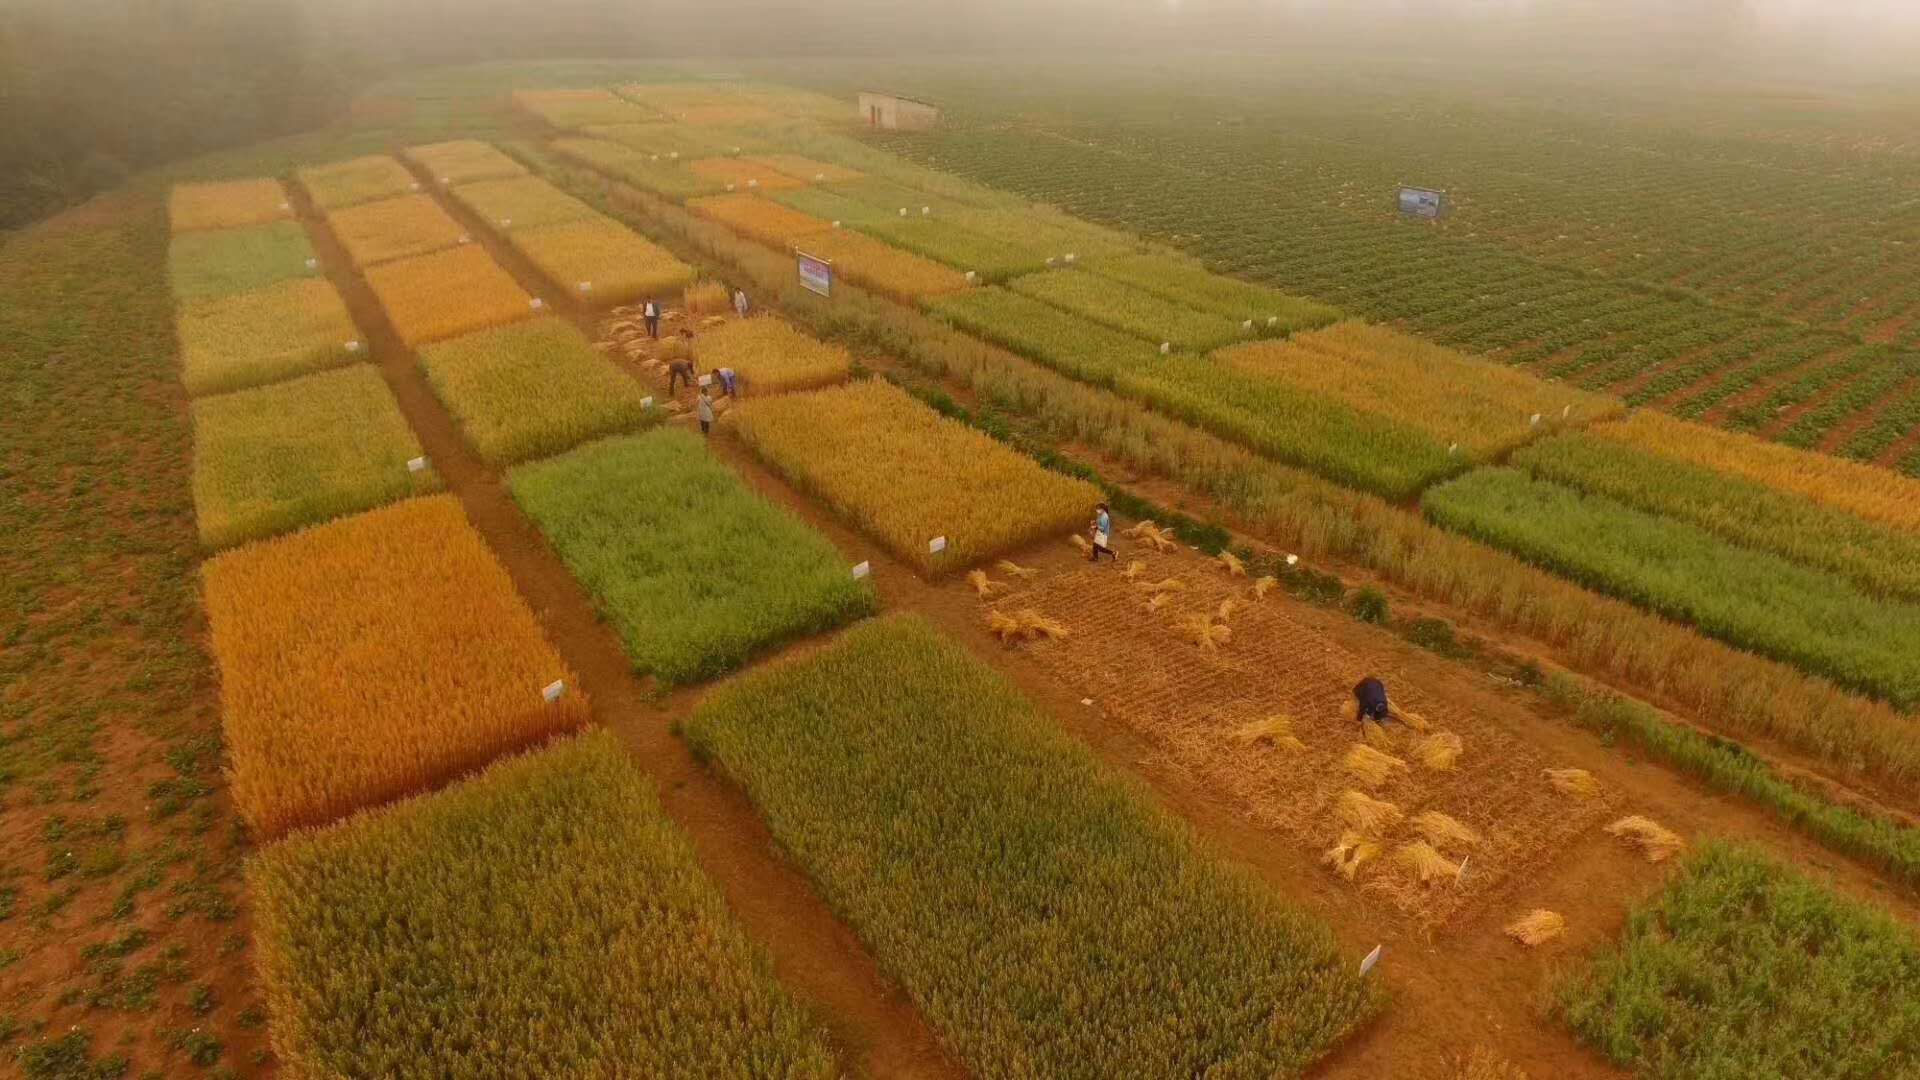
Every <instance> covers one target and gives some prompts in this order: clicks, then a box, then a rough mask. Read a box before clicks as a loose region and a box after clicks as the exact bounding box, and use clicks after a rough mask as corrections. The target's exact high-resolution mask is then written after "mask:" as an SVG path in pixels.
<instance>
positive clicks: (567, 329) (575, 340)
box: [420, 318, 647, 465]
mask: <svg viewBox="0 0 1920 1080" xmlns="http://www.w3.org/2000/svg"><path fill="white" fill-rule="evenodd" d="M420 363H421V366H423V367H425V368H426V371H427V380H428V382H430V383H432V384H433V392H434V393H435V394H437V395H438V396H439V398H440V400H441V402H443V403H444V404H445V405H446V406H447V411H448V412H451V413H452V414H453V417H454V419H455V420H456V421H458V423H459V424H460V430H461V432H462V433H463V434H465V435H466V437H467V441H468V442H470V443H472V444H473V448H474V449H475V450H476V451H478V452H479V454H480V456H481V458H483V459H484V460H485V461H486V462H487V463H488V464H491V465H507V464H512V463H513V462H516V461H525V460H527V459H528V458H536V457H544V456H546V455H547V454H554V453H558V452H560V451H562V450H565V449H567V448H568V447H570V446H577V445H579V444H580V443H583V442H586V441H587V440H588V439H595V438H599V437H600V436H602V435H607V434H611V433H613V432H617V431H624V430H627V429H629V428H634V427H638V426H640V425H641V424H642V423H644V422H646V418H647V410H646V408H645V407H643V406H642V405H641V404H640V403H641V401H642V400H643V399H644V398H645V396H646V395H645V394H644V392H643V391H642V390H641V389H640V385H639V384H638V383H636V382H634V381H633V380H632V379H630V378H628V377H627V376H626V375H624V374H622V373H621V372H620V370H619V369H618V368H616V367H614V366H613V364H612V363H611V362H609V361H608V360H607V358H606V357H604V356H601V355H600V354H599V353H598V352H595V351H594V349H593V346H592V345H590V344H588V343H587V339H586V338H584V337H582V336H581V335H580V332H579V331H578V330H575V329H574V328H573V327H572V325H570V324H569V323H567V322H566V321H565V320H562V319H556V318H541V319H533V320H530V321H528V322H522V323H515V324H511V325H508V326H503V327H498V328H495V329H492V330H480V331H476V332H475V333H471V334H467V335H464V336H462V337H457V338H454V339H452V340H450V341H442V342H440V343H438V344H435V345H428V346H426V347H425V348H423V349H421V350H420Z"/></svg>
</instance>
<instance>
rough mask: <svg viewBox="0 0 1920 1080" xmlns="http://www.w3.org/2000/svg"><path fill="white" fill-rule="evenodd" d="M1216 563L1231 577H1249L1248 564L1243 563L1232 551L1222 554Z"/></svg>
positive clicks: (1216, 559)
mask: <svg viewBox="0 0 1920 1080" xmlns="http://www.w3.org/2000/svg"><path fill="white" fill-rule="evenodd" d="M1214 561H1215V562H1218V563H1219V564H1220V568H1221V569H1222V570H1225V571H1226V572H1227V575H1228V576H1229V577H1246V576H1247V564H1246V563H1243V562H1241V561H1240V559H1239V557H1238V556H1236V555H1234V553H1233V552H1231V551H1223V552H1221V553H1220V554H1219V556H1218V557H1217V558H1215V560H1214Z"/></svg>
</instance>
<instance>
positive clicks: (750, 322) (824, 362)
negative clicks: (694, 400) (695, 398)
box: [700, 315, 853, 396]
mask: <svg viewBox="0 0 1920 1080" xmlns="http://www.w3.org/2000/svg"><path fill="white" fill-rule="evenodd" d="M700 361H701V363H702V364H704V365H705V366H706V367H708V368H712V369H718V368H723V367H724V368H732V369H733V370H734V373H735V374H737V375H738V376H739V377H740V393H741V394H742V395H755V396H758V395H763V394H784V393H788V392H791V391H794V390H818V389H820V388H821V387H824V386H833V385H836V384H838V383H843V382H846V381H847V374H848V372H849V371H851V370H852V368H853V357H852V356H850V355H849V354H848V353H847V350H846V349H845V348H843V347H841V346H839V345H830V344H827V343H826V342H823V341H820V340H819V339H817V338H812V337H808V336H807V335H806V334H803V333H801V332H800V331H798V330H796V329H794V328H793V326H792V325H790V324H788V323H786V322H783V321H781V320H780V319H777V318H774V317H773V316H770V315H760V316H756V317H754V318H750V319H734V320H730V321H728V322H725V323H722V324H721V325H720V326H718V327H716V328H714V329H712V330H709V331H707V332H706V333H704V334H701V335H700Z"/></svg>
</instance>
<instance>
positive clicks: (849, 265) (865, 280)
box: [796, 229, 967, 304]
mask: <svg viewBox="0 0 1920 1080" xmlns="http://www.w3.org/2000/svg"><path fill="white" fill-rule="evenodd" d="M796 246H797V247H799V248H801V249H803V250H804V251H806V253H807V254H809V255H813V256H815V257H817V258H822V259H826V260H828V261H829V262H831V263H833V273H834V276H835V277H838V278H844V279H846V280H848V281H851V282H853V283H854V284H856V285H859V286H860V287H862V288H865V289H870V290H872V291H874V292H877V293H880V294H881V295H883V296H889V297H892V298H893V299H895V300H898V301H901V302H903V303H909V304H910V303H913V302H914V301H916V300H920V299H923V298H925V297H929V296H937V295H940V294H942V293H950V292H957V291H959V290H961V289H964V288H966V287H967V278H966V275H965V274H964V273H962V272H961V271H959V270H955V269H953V268H951V267H947V266H941V265H940V264H939V263H937V262H934V261H932V260H930V259H923V258H921V257H920V256H918V255H913V254H909V253H908V252H905V251H901V250H900V249H899V248H896V247H893V246H892V245H890V244H883V243H881V242H880V241H878V240H875V239H874V238H873V237H871V236H864V235H862V234H860V233H857V232H853V231H851V230H849V229H829V230H828V231H826V232H823V233H815V234H813V235H811V236H808V237H806V238H804V240H801V241H796Z"/></svg>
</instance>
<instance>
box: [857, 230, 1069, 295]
mask: <svg viewBox="0 0 1920 1080" xmlns="http://www.w3.org/2000/svg"><path fill="white" fill-rule="evenodd" d="M854 227H855V228H857V229H859V230H860V231H861V232H864V233H868V234H870V235H872V236H873V237H874V238H876V239H879V240H884V241H886V242H887V243H889V244H892V245H893V246H894V247H897V248H900V249H902V250H904V251H910V252H912V253H914V254H915V255H923V256H925V257H926V258H929V259H932V260H933V261H935V262H940V263H945V264H947V265H948V266H951V267H953V268H954V269H955V270H961V271H965V272H969V273H973V274H976V275H978V277H979V280H981V281H986V282H1002V281H1006V280H1007V279H1009V278H1015V277H1019V276H1020V275H1021V274H1030V273H1032V272H1034V271H1036V270H1039V269H1041V268H1042V267H1043V266H1045V265H1046V262H1047V256H1045V255H1043V254H1041V253H1040V252H1038V251H1036V250H1034V249H1032V248H1028V247H1024V246H1022V245H1019V244H1010V243H1007V242H1005V241H1001V240H996V239H994V238H993V237H990V236H983V235H981V234H979V233H975V232H969V231H967V230H966V229H964V228H961V227H960V226H958V225H955V224H953V223H952V222H949V221H947V220H946V219H945V218H932V217H905V218H897V217H888V216H884V215H883V216H881V217H879V218H877V219H871V220H869V221H867V222H865V223H863V224H856V225H855V226H854Z"/></svg>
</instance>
